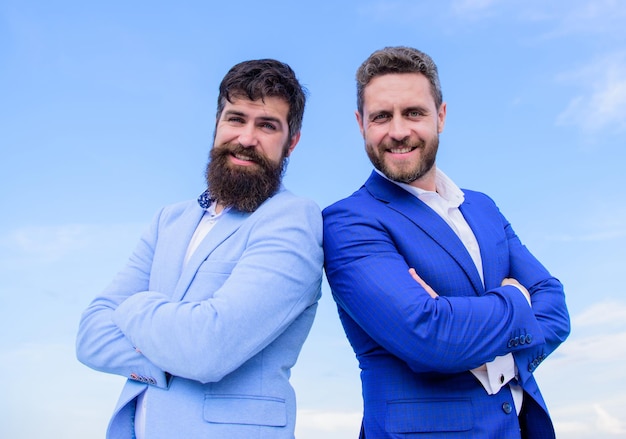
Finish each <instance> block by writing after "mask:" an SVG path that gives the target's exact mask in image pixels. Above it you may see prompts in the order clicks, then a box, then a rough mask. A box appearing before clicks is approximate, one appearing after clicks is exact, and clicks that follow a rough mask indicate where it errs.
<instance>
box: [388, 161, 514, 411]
mask: <svg viewBox="0 0 626 439" xmlns="http://www.w3.org/2000/svg"><path fill="white" fill-rule="evenodd" d="M376 172H378V173H379V174H380V175H381V176H382V177H384V178H387V177H386V176H385V175H384V174H382V173H381V172H380V171H378V170H376ZM387 180H389V181H391V182H392V183H394V184H396V185H398V186H400V187H401V188H403V189H405V190H406V191H408V192H409V193H410V194H412V195H415V196H416V197H417V198H419V199H420V200H421V201H423V202H424V203H425V204H426V205H428V207H430V208H431V209H433V210H434V211H435V212H436V213H437V214H438V215H439V216H440V217H441V218H442V219H443V220H444V221H445V222H446V223H447V224H448V225H449V226H450V228H451V229H452V230H453V231H454V233H456V235H457V236H458V237H459V239H460V240H461V242H463V245H464V246H465V248H466V249H467V251H468V252H469V254H470V256H471V258H472V261H474V265H476V269H477V270H478V274H479V275H480V279H481V281H482V282H483V285H484V278H483V264H482V259H481V256H480V248H479V247H478V241H477V240H476V236H474V232H472V229H471V228H470V226H469V225H468V224H467V221H465V218H464V217H463V214H462V213H461V210H460V209H459V206H460V205H461V204H462V203H463V201H464V200H465V195H464V194H463V191H461V189H459V187H458V186H457V185H456V184H454V182H453V181H452V180H451V179H450V178H449V177H448V176H447V175H445V174H444V173H443V172H442V171H441V170H439V169H438V168H437V169H436V175H435V188H436V192H432V191H426V190H424V189H420V188H417V187H414V186H411V185H408V184H406V183H400V182H397V181H393V180H390V179H388V178H387ZM417 274H418V275H419V273H417ZM520 293H521V291H520ZM470 372H471V373H472V374H473V375H474V376H475V377H476V378H477V379H478V380H479V381H480V383H481V384H482V386H483V387H484V389H485V390H486V391H487V394H489V395H494V394H496V393H498V392H499V391H500V389H501V388H502V387H504V386H506V385H507V384H508V385H509V386H510V388H511V393H512V394H513V402H514V403H515V409H516V410H517V414H519V412H520V410H521V408H522V399H523V395H524V392H523V391H522V388H521V387H520V386H518V385H517V384H515V383H513V382H510V381H511V380H512V379H513V378H515V377H516V376H517V366H516V365H515V361H514V359H513V355H512V354H510V353H509V354H506V355H504V356H500V357H496V358H495V359H494V360H493V361H490V362H488V363H486V364H483V365H482V366H480V367H478V368H476V369H472V370H470Z"/></svg>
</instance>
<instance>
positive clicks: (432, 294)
mask: <svg viewBox="0 0 626 439" xmlns="http://www.w3.org/2000/svg"><path fill="white" fill-rule="evenodd" d="M409 274H410V275H411V277H412V278H413V279H415V281H416V282H417V283H419V284H420V285H421V286H422V287H423V288H424V289H425V290H426V292H427V293H428V294H430V297H432V298H433V299H434V298H435V297H439V294H437V293H435V290H433V289H432V288H431V287H430V285H428V284H427V283H426V282H424V280H423V279H422V278H421V277H419V276H418V274H417V272H416V271H415V268H409Z"/></svg>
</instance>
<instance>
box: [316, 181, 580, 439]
mask: <svg viewBox="0 0 626 439" xmlns="http://www.w3.org/2000/svg"><path fill="white" fill-rule="evenodd" d="M463 192H464V194H465V202H464V203H463V204H461V206H460V209H461V212H462V213H463V216H464V217H465V219H466V220H467V222H468V224H469V226H470V227H471V228H472V231H473V232H474V234H475V236H476V239H477V241H478V243H479V247H480V253H481V257H482V264H483V276H484V282H485V287H483V284H482V282H481V279H480V276H479V273H478V272H477V269H476V265H475V264H474V263H473V261H472V259H471V257H470V255H469V253H468V252H467V250H466V248H465V246H464V245H463V243H462V242H461V241H460V240H459V238H458V237H457V235H456V234H455V233H454V231H453V230H452V229H451V228H450V227H449V226H448V225H447V224H446V222H445V221H444V220H443V219H442V218H441V217H440V216H439V215H438V214H437V213H435V212H434V211H433V210H432V209H430V208H429V207H428V206H427V205H426V204H425V203H423V202H422V201H420V200H419V199H417V198H416V197H415V196H413V195H411V194H409V193H408V192H407V191H405V190H404V189H402V188H400V187H399V186H397V185H395V184H393V183H391V182H389V181H388V180H386V179H384V178H383V177H381V176H380V175H378V174H377V173H375V172H373V173H372V175H371V176H370V178H369V180H368V181H367V182H366V183H365V185H364V186H363V187H362V188H361V189H360V190H359V191H357V192H355V193H354V194H353V195H352V196H350V197H348V198H347V199H344V200H342V201H339V202H337V203H335V204H334V205H332V206H330V207H328V208H326V209H325V210H324V212H323V213H324V251H325V267H326V275H327V277H328V281H329V284H330V286H331V289H332V292H333V297H334V299H335V300H336V302H337V304H338V309H339V315H340V317H341V321H342V324H343V326H344V329H345V331H346V334H347V336H348V339H349V341H350V343H351V345H352V347H353V349H354V351H355V353H356V356H357V358H358V360H359V365H360V367H361V369H362V372H361V380H362V384H363V398H364V417H363V432H362V433H364V435H365V437H367V438H376V439H383V438H396V437H398V438H399V437H405V436H404V435H405V434H410V433H422V434H424V437H429V438H439V437H455V438H481V439H484V438H494V439H495V438H497V439H502V438H519V423H518V419H517V417H516V416H515V410H512V407H513V399H512V395H511V392H510V390H509V389H508V387H505V388H503V389H502V390H501V391H500V392H499V393H498V394H496V395H488V394H487V392H486V391H485V390H484V389H483V388H482V386H481V384H480V383H479V381H478V380H477V379H476V378H475V377H474V376H473V375H472V374H471V373H470V372H468V371H469V370H471V369H473V368H476V367H478V366H480V365H482V364H484V363H486V362H488V361H491V360H493V359H494V358H495V357H496V356H501V355H505V354H507V353H512V354H513V356H514V359H515V363H516V365H517V367H518V369H519V378H520V379H519V381H520V384H521V386H522V387H523V389H524V391H525V392H526V396H525V402H524V407H526V409H522V416H523V417H524V419H526V420H527V422H526V427H527V428H528V431H529V432H530V433H531V435H530V436H529V437H532V438H550V437H554V429H553V427H552V423H551V421H550V418H549V416H548V412H547V409H546V406H545V403H544V401H543V399H542V397H541V393H540V392H539V388H538V387H537V383H536V382H535V379H534V377H533V375H532V372H533V371H534V370H535V368H536V367H537V366H538V365H539V363H540V362H541V361H543V359H545V358H546V356H547V355H549V354H550V353H552V351H554V349H556V347H557V346H558V345H559V344H560V343H561V342H563V340H565V338H566V337H567V335H568V334H569V315H568V312H567V308H566V305H565V296H564V293H563V287H562V285H561V283H560V282H559V281H558V280H557V279H555V278H554V277H552V276H551V275H550V273H549V272H548V271H547V270H546V269H545V268H544V267H543V266H542V265H541V264H540V263H539V262H538V261H537V259H535V257H534V256H533V255H532V254H531V253H530V252H529V251H528V250H527V249H526V247H524V246H523V245H522V244H521V242H520V240H519V239H518V237H517V236H516V235H515V232H514V231H513V229H512V228H511V226H510V224H509V223H508V221H507V220H506V219H505V218H504V217H503V216H502V215H501V214H500V212H499V210H498V208H497V207H496V205H495V204H494V203H493V201H492V200H491V199H489V198H488V197H487V196H486V195H484V194H481V193H478V192H473V191H465V190H464V191H463ZM409 268H415V270H416V271H417V273H418V274H419V275H420V276H421V277H422V279H424V281H426V283H427V284H429V285H430V286H431V287H432V288H433V289H434V290H435V291H436V292H438V293H439V295H440V297H439V298H437V299H432V298H431V297H430V296H429V295H428V293H426V291H424V289H423V288H422V287H421V286H420V285H419V284H418V283H417V282H416V281H415V280H413V278H412V277H411V276H410V275H409V273H408V270H409ZM505 277H513V278H515V279H517V280H518V281H519V282H520V283H521V284H522V285H524V286H525V287H526V288H527V289H528V290H529V292H530V294H531V301H532V309H531V308H530V307H529V306H528V303H527V302H526V299H525V298H524V296H523V295H522V294H521V293H520V291H518V290H517V289H516V288H515V287H513V286H510V285H509V286H504V287H501V286H500V285H501V282H502V280H503V279H504V278H505ZM362 437H363V436H362ZM406 437H408V436H406ZM420 437H422V436H421V435H420Z"/></svg>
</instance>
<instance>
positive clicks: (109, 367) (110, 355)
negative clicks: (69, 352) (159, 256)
mask: <svg viewBox="0 0 626 439" xmlns="http://www.w3.org/2000/svg"><path fill="white" fill-rule="evenodd" d="M159 216H160V213H159V214H157V216H156V217H155V219H154V220H153V221H152V223H151V225H150V226H149V227H148V229H147V230H146V231H145V232H144V234H143V235H142V237H141V239H140V241H139V243H138V245H137V247H136V248H135V250H134V252H133V253H132V255H131V257H130V259H129V261H128V263H127V264H126V266H125V267H124V268H123V269H122V270H121V271H120V272H119V273H118V274H117V276H116V277H115V279H114V280H113V281H112V282H111V283H110V284H109V286H108V287H107V288H106V289H105V290H104V291H103V292H102V293H101V294H100V295H99V296H97V297H96V298H95V299H94V300H93V301H92V302H91V304H90V305H89V306H88V307H87V309H86V310H85V311H84V312H83V314H82V316H81V320H80V324H79V328H78V335H77V339H76V355H77V357H78V360H79V361H80V362H82V363H83V364H85V365H87V366H89V367H91V368H92V369H96V370H99V371H101V372H107V373H112V374H117V375H122V376H125V377H127V378H129V377H130V378H134V379H140V380H143V381H144V382H146V383H148V384H152V385H156V386H158V387H162V388H165V387H167V384H168V383H167V375H166V373H165V372H164V371H163V370H162V369H161V368H159V367H157V366H155V365H154V364H153V363H152V362H150V361H149V360H148V358H146V357H145V356H144V355H142V354H141V353H139V352H138V351H137V350H136V349H135V347H134V346H133V344H132V343H131V342H130V340H129V339H128V338H127V337H126V336H125V335H124V333H123V332H122V331H121V330H120V328H119V327H118V326H117V325H116V324H115V323H114V322H113V314H114V312H115V310H116V309H117V308H118V307H119V306H120V305H121V304H122V303H123V302H124V301H125V300H126V299H128V298H129V297H130V296H132V295H134V294H136V293H138V292H141V291H145V290H147V289H148V284H149V280H150V267H151V264H152V256H153V255H154V248H155V244H156V238H157V230H158V221H159Z"/></svg>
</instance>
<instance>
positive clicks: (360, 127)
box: [354, 110, 365, 139]
mask: <svg viewBox="0 0 626 439" xmlns="http://www.w3.org/2000/svg"><path fill="white" fill-rule="evenodd" d="M354 115H355V116H356V123H358V124H359V130H360V131H361V136H363V138H364V139H365V129H364V128H363V118H362V117H361V113H359V110H356V111H355V112H354Z"/></svg>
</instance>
